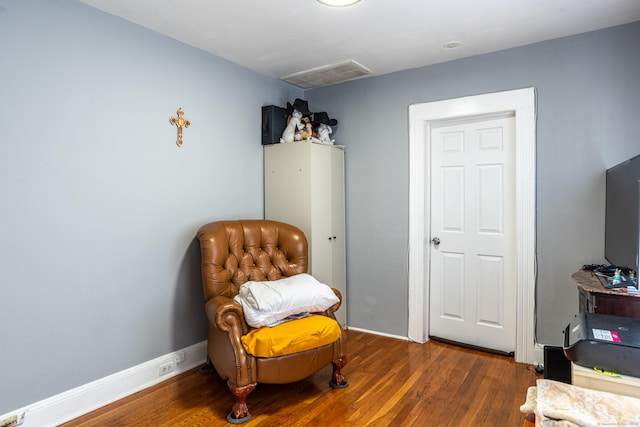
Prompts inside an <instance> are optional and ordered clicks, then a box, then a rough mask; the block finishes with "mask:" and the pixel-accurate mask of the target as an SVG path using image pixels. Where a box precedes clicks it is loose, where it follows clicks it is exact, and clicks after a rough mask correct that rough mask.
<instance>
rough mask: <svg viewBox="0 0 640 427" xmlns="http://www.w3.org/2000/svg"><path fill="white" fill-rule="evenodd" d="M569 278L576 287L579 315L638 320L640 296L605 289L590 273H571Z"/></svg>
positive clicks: (581, 271)
mask: <svg viewBox="0 0 640 427" xmlns="http://www.w3.org/2000/svg"><path fill="white" fill-rule="evenodd" d="M571 278H572V279H573V280H574V281H575V282H576V283H577V285H578V292H579V293H580V295H579V298H580V299H579V301H580V312H581V313H583V312H586V313H599V314H611V315H613V316H624V317H631V318H634V319H640V295H629V294H627V293H626V291H624V290H620V289H606V288H605V287H604V286H602V283H601V282H600V279H598V277H597V276H596V275H595V274H593V273H592V272H591V271H586V270H580V271H578V272H576V273H573V274H572V275H571Z"/></svg>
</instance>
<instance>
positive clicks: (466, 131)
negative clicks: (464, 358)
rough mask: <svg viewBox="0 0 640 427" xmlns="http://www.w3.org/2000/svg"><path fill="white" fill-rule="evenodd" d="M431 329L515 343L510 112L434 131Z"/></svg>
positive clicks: (478, 340)
mask: <svg viewBox="0 0 640 427" xmlns="http://www.w3.org/2000/svg"><path fill="white" fill-rule="evenodd" d="M431 138H432V141H431V153H430V154H431V156H430V157H431V167H430V174H431V175H430V182H431V212H430V230H431V236H432V237H437V238H439V239H440V244H437V245H436V244H432V245H430V250H429V254H430V263H431V264H430V278H429V279H430V291H431V299H430V301H431V306H430V319H429V320H430V325H429V330H430V335H432V336H437V337H441V338H446V339H449V340H453V341H458V342H462V343H467V344H472V345H475V346H481V347H486V348H491V349H496V350H500V351H506V352H511V351H514V350H515V313H516V308H515V301H516V300H515V262H516V254H515V237H516V236H515V183H514V179H515V168H514V164H515V146H514V141H515V127H514V119H513V117H500V118H489V119H483V120H476V121H468V122H458V123H455V124H448V125H444V126H440V127H434V128H433V129H432V131H431Z"/></svg>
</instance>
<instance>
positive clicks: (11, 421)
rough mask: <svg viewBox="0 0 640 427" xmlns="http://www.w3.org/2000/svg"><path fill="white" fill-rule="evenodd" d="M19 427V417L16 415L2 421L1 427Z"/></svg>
mask: <svg viewBox="0 0 640 427" xmlns="http://www.w3.org/2000/svg"><path fill="white" fill-rule="evenodd" d="M17 425H18V416H17V415H14V416H12V417H9V418H5V419H4V420H2V421H0V427H14V426H17Z"/></svg>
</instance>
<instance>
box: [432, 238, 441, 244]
mask: <svg viewBox="0 0 640 427" xmlns="http://www.w3.org/2000/svg"><path fill="white" fill-rule="evenodd" d="M431 242H432V243H433V244H434V245H436V246H438V245H439V244H440V238H439V237H434V238H433V239H431Z"/></svg>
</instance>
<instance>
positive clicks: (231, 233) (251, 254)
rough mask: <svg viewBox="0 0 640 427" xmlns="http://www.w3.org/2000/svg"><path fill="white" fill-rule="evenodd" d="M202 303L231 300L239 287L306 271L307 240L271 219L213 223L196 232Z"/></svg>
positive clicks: (283, 224)
mask: <svg viewBox="0 0 640 427" xmlns="http://www.w3.org/2000/svg"><path fill="white" fill-rule="evenodd" d="M198 239H199V240H200V248H201V252H202V281H203V287H204V297H205V301H208V300H209V299H210V298H212V297H214V296H220V295H222V296H226V297H228V298H233V297H234V296H236V295H237V294H238V290H239V288H240V285H242V284H243V283H245V282H247V281H249V280H253V281H266V280H278V279H281V278H283V277H289V276H293V275H295V274H301V273H306V272H307V267H308V258H307V239H306V237H305V236H304V233H303V232H302V231H301V230H300V229H298V228H297V227H294V226H292V225H289V224H285V223H282V222H277V221H270V220H237V221H218V222H212V223H210V224H207V225H205V226H203V227H202V228H200V230H199V232H198Z"/></svg>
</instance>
